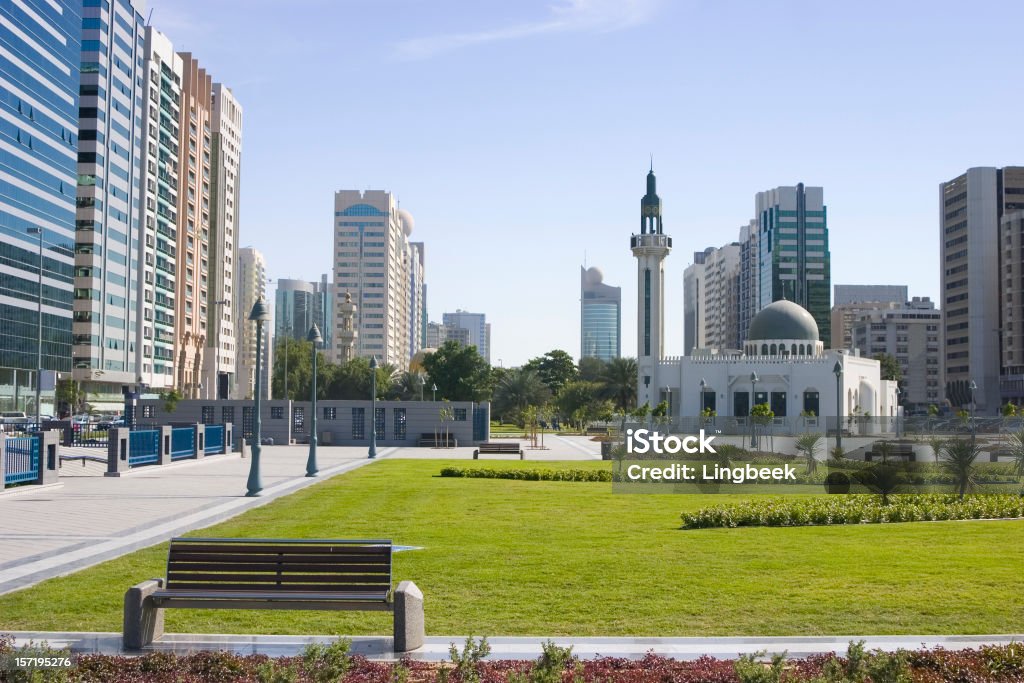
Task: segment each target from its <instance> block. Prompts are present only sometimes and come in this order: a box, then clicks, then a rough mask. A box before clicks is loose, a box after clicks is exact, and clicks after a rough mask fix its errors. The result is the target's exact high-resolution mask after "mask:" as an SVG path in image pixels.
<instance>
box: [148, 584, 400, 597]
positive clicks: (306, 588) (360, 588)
mask: <svg viewBox="0 0 1024 683" xmlns="http://www.w3.org/2000/svg"><path fill="white" fill-rule="evenodd" d="M374 588H377V589H378V591H377V592H380V591H381V590H383V585H379V586H375V585H371V584H365V585H359V584H341V583H333V584H330V583H317V582H316V581H309V582H307V583H289V584H272V583H271V584H267V583H242V582H239V583H229V582H227V581H177V582H175V583H174V584H172V585H170V586H169V588H168V590H172V591H175V590H193V591H199V590H202V591H263V592H268V593H271V594H277V593H282V594H286V595H287V594H291V593H308V592H324V593H346V592H348V593H361V592H372V590H373V589H374Z"/></svg>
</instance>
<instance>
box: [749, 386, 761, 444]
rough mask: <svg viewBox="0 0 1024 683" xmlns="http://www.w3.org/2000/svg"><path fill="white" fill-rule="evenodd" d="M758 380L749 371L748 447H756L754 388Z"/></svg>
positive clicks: (755, 400)
mask: <svg viewBox="0 0 1024 683" xmlns="http://www.w3.org/2000/svg"><path fill="white" fill-rule="evenodd" d="M759 381H760V380H759V379H758V377H757V373H756V372H752V373H750V447H751V448H757V427H756V426H755V425H754V406H755V405H756V404H757V398H756V393H755V389H756V387H757V383H758V382H759Z"/></svg>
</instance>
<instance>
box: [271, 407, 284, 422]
mask: <svg viewBox="0 0 1024 683" xmlns="http://www.w3.org/2000/svg"><path fill="white" fill-rule="evenodd" d="M270 419H271V420H283V419H284V406H270Z"/></svg>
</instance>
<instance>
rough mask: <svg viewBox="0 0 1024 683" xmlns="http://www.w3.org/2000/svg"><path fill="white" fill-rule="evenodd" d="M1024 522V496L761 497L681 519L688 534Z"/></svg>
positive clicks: (698, 512)
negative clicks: (728, 529)
mask: <svg viewBox="0 0 1024 683" xmlns="http://www.w3.org/2000/svg"><path fill="white" fill-rule="evenodd" d="M1006 517H1024V496H1016V495H1010V494H989V495H976V496H967V497H965V498H963V499H961V498H959V497H957V496H956V495H953V494H914V495H893V496H889V503H888V505H883V504H882V498H881V496H876V495H838V496H829V497H820V498H808V499H801V498H762V499H753V500H749V501H744V502H742V503H734V504H727V505H715V506H712V507H708V508H702V509H700V510H698V511H696V512H684V513H683V514H682V519H683V528H684V529H707V528H711V527H738V526H810V525H824V524H878V523H884V522H924V521H934V520H950V519H1002V518H1006Z"/></svg>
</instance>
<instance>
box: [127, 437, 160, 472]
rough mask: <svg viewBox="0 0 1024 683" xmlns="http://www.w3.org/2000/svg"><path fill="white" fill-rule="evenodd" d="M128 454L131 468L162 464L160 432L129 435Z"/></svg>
mask: <svg viewBox="0 0 1024 683" xmlns="http://www.w3.org/2000/svg"><path fill="white" fill-rule="evenodd" d="M128 453H129V456H128V466H129V467H138V466H140V465H153V464H156V463H158V462H160V432H159V431H142V432H132V433H131V434H129V435H128Z"/></svg>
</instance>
